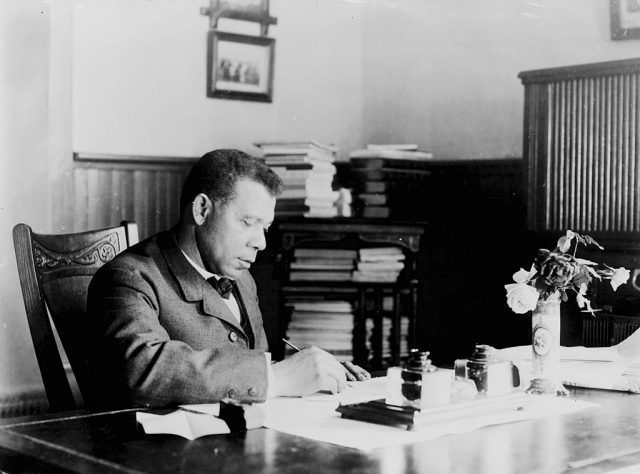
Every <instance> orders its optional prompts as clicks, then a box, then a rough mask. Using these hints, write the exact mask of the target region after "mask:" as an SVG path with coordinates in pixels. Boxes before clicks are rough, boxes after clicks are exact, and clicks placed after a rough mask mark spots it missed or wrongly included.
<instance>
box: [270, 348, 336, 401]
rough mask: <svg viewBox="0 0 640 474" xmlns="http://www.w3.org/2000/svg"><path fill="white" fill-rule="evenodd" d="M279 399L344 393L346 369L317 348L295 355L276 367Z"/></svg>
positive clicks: (274, 367) (274, 368)
mask: <svg viewBox="0 0 640 474" xmlns="http://www.w3.org/2000/svg"><path fill="white" fill-rule="evenodd" d="M272 368H273V374H274V376H275V379H276V395H279V396H301V395H308V394H310V393H314V392H317V391H320V390H327V391H330V392H331V393H338V392H341V391H342V390H343V389H344V387H345V386H346V384H347V378H346V373H345V369H344V367H343V366H342V364H340V362H338V361H337V360H336V359H335V357H333V356H332V355H331V354H329V353H328V352H326V351H323V350H322V349H319V348H317V347H309V348H307V349H303V350H301V351H300V352H296V353H295V354H293V355H292V356H291V357H289V358H287V359H285V360H283V361H281V362H277V363H275V364H273V366H272Z"/></svg>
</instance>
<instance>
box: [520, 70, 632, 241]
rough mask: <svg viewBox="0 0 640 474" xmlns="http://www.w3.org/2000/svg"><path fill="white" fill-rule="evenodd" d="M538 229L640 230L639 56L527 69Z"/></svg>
mask: <svg viewBox="0 0 640 474" xmlns="http://www.w3.org/2000/svg"><path fill="white" fill-rule="evenodd" d="M519 77H520V79H521V80H522V83H523V84H524V94H525V99H524V100H525V106H524V159H525V160H526V162H527V176H528V191H529V194H528V209H527V215H528V227H529V228H530V229H531V230H534V231H552V232H564V230H565V229H573V230H576V231H589V232H591V233H625V234H630V233H636V235H637V233H638V232H640V136H638V127H639V126H640V58H635V59H628V60H622V61H610V62H602V63H594V64H584V65H578V66H567V67H559V68H552V69H541V70H535V71H525V72H522V73H520V75H519Z"/></svg>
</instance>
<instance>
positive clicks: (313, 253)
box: [293, 248, 358, 259]
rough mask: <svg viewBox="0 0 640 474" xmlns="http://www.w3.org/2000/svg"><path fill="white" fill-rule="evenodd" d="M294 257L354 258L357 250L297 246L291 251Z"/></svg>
mask: <svg viewBox="0 0 640 474" xmlns="http://www.w3.org/2000/svg"><path fill="white" fill-rule="evenodd" d="M293 256H294V257H296V258H297V257H311V258H320V257H328V258H348V259H355V258H357V256H358V251H357V250H354V249H329V248H297V249H294V251H293Z"/></svg>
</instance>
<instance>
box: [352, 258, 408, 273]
mask: <svg viewBox="0 0 640 474" xmlns="http://www.w3.org/2000/svg"><path fill="white" fill-rule="evenodd" d="M356 268H357V269H358V270H360V271H362V272H380V271H394V270H395V271H399V270H402V269H403V268H404V262H402V261H400V260H387V261H385V260H376V261H371V262H366V261H365V262H363V261H358V262H356Z"/></svg>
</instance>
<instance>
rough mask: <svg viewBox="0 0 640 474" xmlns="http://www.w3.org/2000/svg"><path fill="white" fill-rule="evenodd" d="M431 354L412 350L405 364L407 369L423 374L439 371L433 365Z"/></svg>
mask: <svg viewBox="0 0 640 474" xmlns="http://www.w3.org/2000/svg"><path fill="white" fill-rule="evenodd" d="M429 354H430V352H429V351H421V350H419V349H411V350H410V351H409V357H408V358H407V361H406V362H405V364H404V367H405V369H413V370H420V371H422V372H424V371H426V372H433V371H435V370H437V367H436V366H435V365H433V364H432V363H431V359H429Z"/></svg>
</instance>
